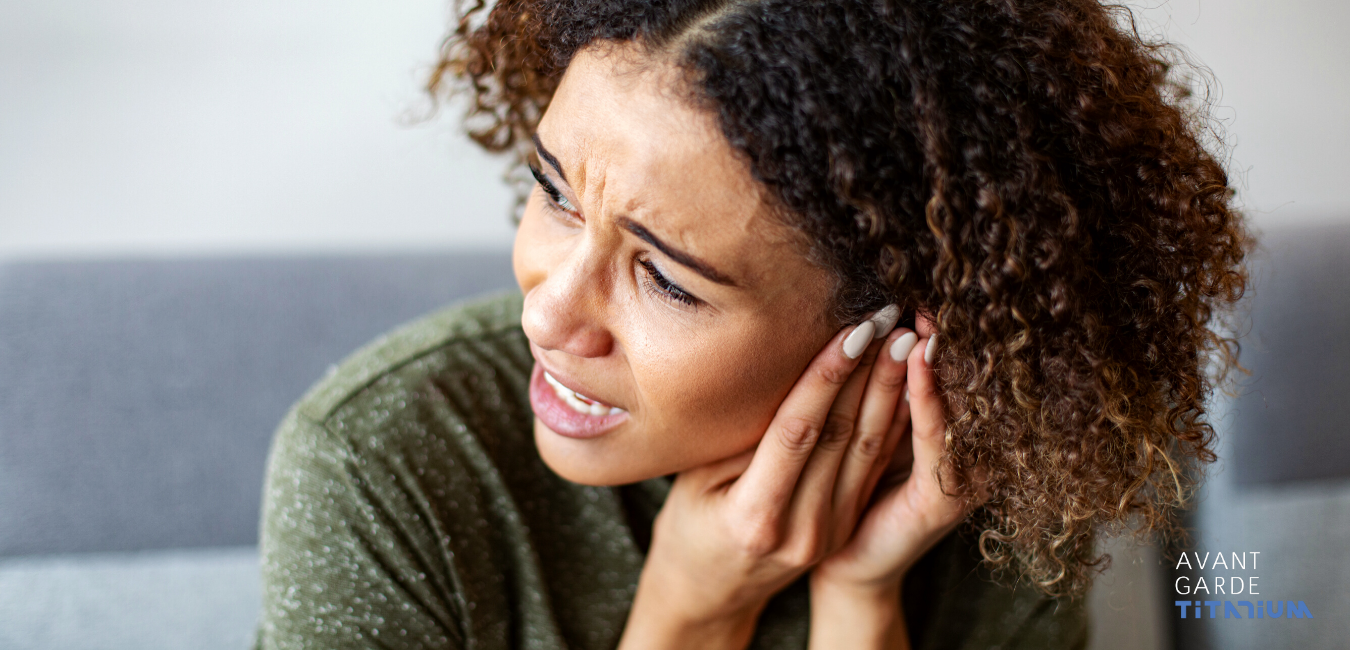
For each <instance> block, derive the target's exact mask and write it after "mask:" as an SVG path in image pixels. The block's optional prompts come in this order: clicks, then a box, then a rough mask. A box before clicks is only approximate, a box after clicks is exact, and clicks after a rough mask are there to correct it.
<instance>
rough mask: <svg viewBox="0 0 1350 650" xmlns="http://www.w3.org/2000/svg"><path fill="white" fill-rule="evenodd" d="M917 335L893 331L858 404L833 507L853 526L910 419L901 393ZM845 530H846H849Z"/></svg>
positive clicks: (835, 488) (834, 492)
mask: <svg viewBox="0 0 1350 650" xmlns="http://www.w3.org/2000/svg"><path fill="white" fill-rule="evenodd" d="M917 341H918V336H916V335H915V334H914V333H913V332H911V331H910V330H908V329H899V330H896V331H895V332H892V333H891V335H890V336H889V337H887V339H886V341H885V343H884V344H883V346H882V348H881V350H880V351H879V354H878V355H877V360H876V363H875V365H874V366H873V368H872V372H871V375H870V376H869V377H868V381H867V387H866V391H865V394H864V396H863V398H862V403H861V405H860V407H859V410H858V417H857V423H856V427H855V428H856V432H855V433H854V435H853V438H852V440H851V441H850V443H849V445H848V451H847V453H846V454H845V456H844V458H843V460H842V464H841V466H840V469H839V476H838V480H837V481H836V482H835V486H834V491H833V499H834V511H835V512H836V513H838V515H839V516H840V517H841V521H844V522H846V524H845V526H846V527H847V528H848V529H849V530H851V528H852V525H853V522H854V521H856V519H857V514H858V512H859V511H860V510H861V508H862V505H863V504H864V502H865V501H866V499H867V494H868V493H870V489H871V488H872V487H873V486H874V485H875V484H876V479H877V478H879V477H880V475H881V472H882V471H883V470H884V469H885V466H886V463H885V460H884V459H886V458H888V457H889V455H890V453H891V452H892V451H893V450H894V448H895V445H896V444H897V443H898V442H899V438H900V436H901V435H902V434H903V432H904V429H905V426H906V425H907V424H908V413H907V411H906V409H907V408H908V407H907V405H906V404H905V403H904V401H903V400H901V399H900V396H901V394H902V393H903V391H904V388H905V382H906V365H907V361H908V356H909V352H910V351H911V350H912V349H913V347H914V344H915V343H916V342H917ZM897 416H901V417H897ZM842 532H843V533H844V534H845V535H846V534H847V533H848V532H849V531H848V530H845V531H842Z"/></svg>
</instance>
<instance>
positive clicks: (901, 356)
mask: <svg viewBox="0 0 1350 650" xmlns="http://www.w3.org/2000/svg"><path fill="white" fill-rule="evenodd" d="M918 342H919V335H918V334H915V333H914V332H905V333H904V334H901V335H900V338H898V339H896V340H895V342H894V343H892V344H891V359H893V360H895V361H898V362H900V363H904V361H905V359H908V358H909V353H910V351H911V350H913V349H914V344H915V343H918Z"/></svg>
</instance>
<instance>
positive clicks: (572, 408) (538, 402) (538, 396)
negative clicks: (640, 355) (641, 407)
mask: <svg viewBox="0 0 1350 650" xmlns="http://www.w3.org/2000/svg"><path fill="white" fill-rule="evenodd" d="M530 406H531V407H532V408H533V409H534V414H535V416H536V417H538V418H539V420H540V422H542V423H543V424H544V426H546V427H548V428H549V429H550V430H552V431H553V432H554V433H557V434H558V435H561V436H566V437H569V438H594V437H597V436H601V435H604V434H605V433H608V432H609V431H610V430H612V429H613V428H614V427H617V426H619V425H620V424H622V423H623V422H624V421H625V420H627V419H628V411H625V410H623V409H620V408H618V407H615V406H611V405H609V404H605V403H604V402H601V401H599V400H596V399H594V398H590V397H586V396H585V395H582V394H580V393H578V392H576V391H575V390H572V389H571V388H569V387H567V386H566V385H564V384H563V383H562V382H561V381H559V380H558V379H557V378H555V377H553V376H552V374H551V373H548V372H546V371H545V370H544V366H543V365H542V364H540V363H538V362H537V361H536V362H535V364H534V372H533V373H531V376H530Z"/></svg>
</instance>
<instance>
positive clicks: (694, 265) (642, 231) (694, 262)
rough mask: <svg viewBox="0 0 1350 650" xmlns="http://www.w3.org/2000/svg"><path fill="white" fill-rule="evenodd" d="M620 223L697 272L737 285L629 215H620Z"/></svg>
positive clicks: (713, 279) (712, 278) (726, 283)
mask: <svg viewBox="0 0 1350 650" xmlns="http://www.w3.org/2000/svg"><path fill="white" fill-rule="evenodd" d="M619 225H621V226H623V227H624V228H625V229H627V230H628V232H631V233H633V234H634V235H637V238H638V239H641V240H642V241H645V242H647V243H648V244H651V245H652V246H655V247H656V249H657V250H659V251H661V252H662V253H665V254H666V257H669V258H670V259H672V260H675V261H676V262H679V263H680V264H681V265H682V266H687V267H689V268H690V269H692V270H693V271H694V272H695V273H698V274H699V275H701V276H703V277H705V278H708V279H709V280H712V281H713V282H716V283H717V284H724V285H726V286H729V287H734V286H736V283H735V282H733V281H732V280H731V278H729V277H727V276H726V275H724V274H722V273H721V272H720V271H718V270H717V269H715V268H713V267H712V266H710V265H709V264H708V263H707V262H704V261H702V260H700V259H698V258H697V257H694V256H693V255H690V254H688V253H685V252H684V251H681V250H679V249H676V248H672V247H671V246H670V245H669V244H667V243H665V242H663V241H661V240H660V239H657V237H656V235H653V234H652V231H650V230H647V229H646V228H644V227H643V226H642V224H640V223H637V222H636V221H633V220H632V219H629V218H628V217H619Z"/></svg>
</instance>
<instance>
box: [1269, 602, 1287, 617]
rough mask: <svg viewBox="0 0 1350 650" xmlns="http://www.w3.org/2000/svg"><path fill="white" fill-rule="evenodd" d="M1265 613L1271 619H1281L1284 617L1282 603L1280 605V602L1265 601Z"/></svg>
mask: <svg viewBox="0 0 1350 650" xmlns="http://www.w3.org/2000/svg"><path fill="white" fill-rule="evenodd" d="M1266 613H1267V614H1270V617H1271V618H1281V617H1283V616H1284V603H1282V602H1280V601H1278V600H1267V601H1266Z"/></svg>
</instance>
